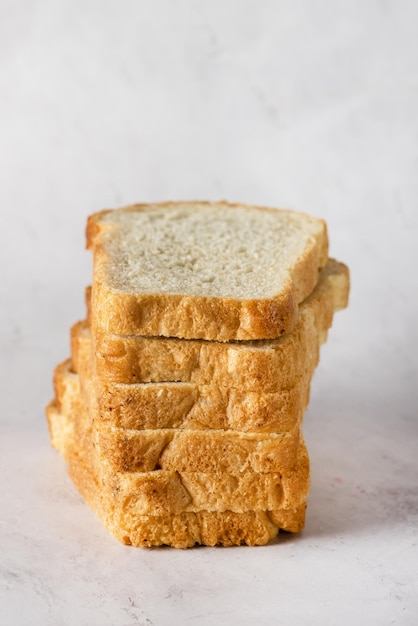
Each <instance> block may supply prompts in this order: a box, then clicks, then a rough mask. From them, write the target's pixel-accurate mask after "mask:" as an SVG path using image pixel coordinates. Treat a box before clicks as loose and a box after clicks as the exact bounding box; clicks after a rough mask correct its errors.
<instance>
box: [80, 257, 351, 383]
mask: <svg viewBox="0 0 418 626" xmlns="http://www.w3.org/2000/svg"><path fill="white" fill-rule="evenodd" d="M348 292H349V273H348V268H347V267H346V266H345V265H343V264H342V263H338V262H337V261H333V260H330V261H329V262H328V264H327V266H326V267H325V268H324V269H323V270H322V271H321V273H320V277H319V281H318V284H317V286H316V288H315V290H314V291H313V293H312V294H311V295H310V296H309V297H308V298H307V299H306V300H305V301H304V302H303V304H302V305H301V306H300V312H299V315H298V321H297V324H296V327H295V328H294V330H293V332H292V333H289V334H287V335H284V336H283V337H281V338H280V339H275V340H267V341H240V342H228V343H221V342H213V341H211V342H209V341H202V340H187V341H185V340H180V339H174V338H161V337H139V336H131V337H121V336H118V335H114V334H103V333H101V332H96V334H95V337H94V341H95V367H96V374H97V376H98V377H99V379H100V380H102V381H105V382H106V383H148V382H173V381H176V382H191V383H194V384H196V385H207V384H211V385H212V384H216V385H219V386H223V387H229V388H231V389H240V390H242V389H245V390H246V391H255V392H263V393H275V392H281V391H282V390H283V389H290V388H292V387H293V386H294V385H295V384H296V383H297V382H298V381H299V380H301V379H305V380H306V377H308V378H310V377H311V376H312V374H313V371H314V369H315V367H316V365H317V363H318V360H319V346H320V343H321V342H323V341H325V340H326V337H327V331H328V329H329V328H330V327H331V324H332V319H333V315H334V311H337V310H339V309H342V308H344V307H346V306H347V300H348ZM83 332H84V333H88V325H87V323H84V324H83V323H79V324H78V325H76V326H75V327H74V328H73V331H72V342H73V347H72V351H73V354H74V355H75V357H76V355H77V354H79V352H80V349H79V348H78V347H77V346H75V345H74V343H75V342H78V341H80V338H82V335H83ZM75 366H76V367H78V365H77V363H76V362H75Z"/></svg>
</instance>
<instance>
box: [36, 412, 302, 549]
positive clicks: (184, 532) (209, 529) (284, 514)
mask: <svg viewBox="0 0 418 626" xmlns="http://www.w3.org/2000/svg"><path fill="white" fill-rule="evenodd" d="M47 418H48V424H49V429H50V435H51V442H52V445H53V446H54V447H56V448H57V449H58V450H59V452H60V453H61V455H62V456H63V457H64V458H65V460H66V461H67V463H68V470H69V474H70V477H71V478H72V480H73V482H74V484H75V486H76V487H77V489H78V491H79V492H80V494H81V496H82V497H83V498H84V499H85V501H86V502H87V504H88V505H89V506H90V507H91V508H92V509H93V510H94V512H95V513H96V515H97V516H98V517H99V519H100V520H101V521H102V523H103V524H104V526H105V527H106V528H107V529H108V530H109V532H111V533H112V534H113V535H114V536H115V537H116V538H117V539H119V540H120V541H121V542H122V543H125V544H132V545H134V546H157V545H171V546H173V547H177V548H187V547H191V546H193V545H195V544H202V545H208V546H214V545H240V544H247V545H264V544H266V543H267V542H268V541H269V540H270V539H272V538H273V537H275V536H276V535H277V533H278V531H279V529H283V530H286V531H290V532H298V531H300V530H301V529H302V528H303V525H304V520H305V508H306V504H305V498H304V497H302V498H300V499H299V500H298V502H297V503H296V502H295V506H293V507H291V506H288V507H287V508H278V509H276V510H273V511H244V512H240V513H237V512H233V511H230V510H226V511H207V510H200V511H193V512H182V513H178V514H165V515H138V514H137V513H136V512H135V510H132V508H130V507H129V506H127V505H126V503H125V505H121V503H120V501H119V500H118V499H117V498H115V492H114V491H112V490H111V489H110V490H109V489H106V487H105V486H104V485H103V483H102V481H101V480H100V475H98V471H97V466H96V465H95V464H94V463H91V462H89V461H88V460H87V459H88V457H87V458H86V457H85V455H84V454H83V449H82V448H79V447H78V446H77V444H76V441H75V439H74V429H73V424H72V422H71V420H69V419H68V418H67V417H66V416H65V415H63V414H61V413H59V411H58V410H57V409H56V406H55V404H54V403H51V404H50V405H49V406H48V409H47ZM132 496H133V497H134V496H135V494H132Z"/></svg>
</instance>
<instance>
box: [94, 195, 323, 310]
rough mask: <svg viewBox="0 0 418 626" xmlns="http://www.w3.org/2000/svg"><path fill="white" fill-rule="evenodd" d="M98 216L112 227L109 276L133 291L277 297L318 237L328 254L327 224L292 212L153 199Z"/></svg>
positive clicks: (107, 242)
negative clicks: (161, 202) (165, 202)
mask: <svg viewBox="0 0 418 626" xmlns="http://www.w3.org/2000/svg"><path fill="white" fill-rule="evenodd" d="M98 222H99V223H103V224H104V225H105V226H104V229H105V232H104V236H103V237H100V243H101V244H102V245H103V246H104V249H105V251H106V254H107V255H108V263H107V264H106V266H105V267H106V272H105V278H106V280H107V281H108V284H109V287H111V288H113V289H116V290H121V291H126V292H128V293H140V294H141V293H156V294H192V295H198V296H201V295H203V296H215V297H217V298H245V299H248V300H249V299H252V298H254V299H256V298H272V297H273V296H276V295H277V294H281V293H282V291H284V290H285V288H286V287H287V282H288V280H289V278H291V277H292V270H293V266H294V265H295V264H296V262H297V261H299V260H300V259H301V257H303V256H304V254H305V253H306V248H307V245H308V244H309V245H310V246H312V243H313V241H314V240H316V239H317V240H318V243H317V246H318V248H319V249H321V250H322V247H323V248H324V249H325V258H326V246H325V245H324V244H323V243H322V242H323V241H324V240H325V241H326V237H325V229H324V225H323V224H322V223H321V222H320V221H319V220H318V221H315V220H313V219H311V218H310V217H307V218H304V217H303V216H302V215H299V214H296V213H289V212H287V211H286V212H282V211H268V210H256V209H253V208H250V207H244V206H236V207H235V206H228V205H226V204H219V205H218V204H213V205H205V204H199V203H193V204H187V203H184V204H182V203H180V204H178V205H173V206H170V205H168V206H159V205H152V204H151V205H149V206H147V207H138V208H137V210H134V209H133V207H132V208H131V210H128V211H118V212H112V213H107V214H105V215H103V216H101V217H100V218H99V219H98ZM109 227H110V229H111V231H112V232H110V230H109ZM112 227H113V228H112ZM320 244H321V245H320ZM95 245H96V238H94V239H93V249H94V246H95ZM318 256H319V255H318ZM323 261H324V260H323ZM314 269H315V270H317V269H319V268H317V267H315V268H314ZM307 295H309V294H308V293H305V294H304V296H303V297H306V296H307Z"/></svg>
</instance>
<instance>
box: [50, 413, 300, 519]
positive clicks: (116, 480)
mask: <svg viewBox="0 0 418 626" xmlns="http://www.w3.org/2000/svg"><path fill="white" fill-rule="evenodd" d="M54 412H55V413H56V412H59V409H58V404H57V403H55V402H53V403H51V405H50V406H49V407H48V409H47V414H48V416H49V417H50V415H51V414H53V413H54ZM61 415H64V414H61ZM61 423H62V424H63V425H64V424H66V427H65V432H67V430H68V429H69V424H72V428H73V434H74V440H75V441H76V442H77V443H78V447H79V449H80V451H82V453H83V455H84V457H85V458H86V459H88V460H89V462H90V464H91V465H92V466H94V467H95V468H96V471H97V474H98V475H99V476H100V480H101V483H102V485H103V486H105V487H106V489H108V490H109V491H110V492H111V493H112V494H113V497H114V499H115V502H117V503H119V505H120V506H121V507H122V508H124V509H130V510H131V511H132V513H136V514H137V515H149V514H157V513H158V514H159V515H163V514H164V515H165V514H177V513H180V512H183V511H186V512H191V511H194V512H196V511H199V510H201V509H205V510H209V511H212V510H213V511H223V510H232V511H234V512H243V511H248V510H273V509H278V508H289V507H295V506H296V505H299V504H300V503H301V502H302V501H305V499H306V494H307V491H308V487H309V459H308V454H307V451H306V447H305V444H304V442H303V441H301V443H300V446H299V449H298V451H297V464H296V465H295V469H294V470H293V471H289V472H287V473H283V474H281V473H279V472H270V473H257V472H253V471H251V470H247V471H244V472H236V473H228V472H220V473H213V472H190V471H184V472H183V471H181V472H179V471H175V470H161V469H158V470H154V471H130V472H123V471H115V470H114V469H113V468H112V466H110V465H109V463H107V458H106V456H104V455H103V454H101V452H100V451H99V449H98V446H95V445H94V443H95V438H94V432H93V433H92V432H91V430H90V432H89V430H87V431H86V427H87V424H86V423H84V416H83V415H82V413H78V414H75V415H73V416H70V417H67V416H65V417H61ZM83 429H84V432H83ZM80 434H81V436H80ZM58 448H59V446H58Z"/></svg>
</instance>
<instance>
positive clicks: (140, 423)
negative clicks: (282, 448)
mask: <svg viewBox="0 0 418 626" xmlns="http://www.w3.org/2000/svg"><path fill="white" fill-rule="evenodd" d="M87 331H88V329H87ZM83 343H85V345H83ZM81 346H82V347H81ZM73 347H74V348H75V352H76V354H75V359H74V360H75V362H76V363H77V365H78V368H79V369H78V372H77V367H76V368H74V369H75V372H73V371H72V368H73V366H72V361H71V359H67V360H66V361H64V362H63V363H60V364H59V365H58V366H57V367H56V370H55V374H54V382H55V396H56V397H65V396H68V393H66V392H65V389H66V388H67V387H69V388H71V387H72V386H73V385H76V386H79V377H78V376H76V375H75V374H76V373H80V377H81V387H82V391H80V393H83V394H84V397H85V398H90V399H92V400H93V401H94V403H95V417H96V419H97V420H98V421H102V422H105V423H107V424H109V425H112V426H116V427H118V428H125V429H129V430H147V429H148V430H151V429H160V428H178V429H187V430H195V429H197V430H203V429H214V430H237V431H241V432H260V433H262V432H266V433H268V432H286V431H288V430H291V429H292V428H293V427H294V426H295V425H296V424H298V423H301V421H302V418H303V414H304V411H305V409H306V407H307V405H308V401H309V391H310V385H309V380H306V381H305V380H301V381H299V382H297V383H295V384H294V385H293V387H291V388H290V389H283V390H281V391H280V392H275V393H263V392H262V391H260V392H257V391H246V390H245V389H237V388H229V387H220V386H218V385H216V384H213V385H200V386H199V385H195V384H193V383H138V384H129V385H127V384H123V383H121V384H113V383H107V382H106V381H105V382H103V381H102V380H100V379H99V378H98V377H93V373H92V369H91V358H90V356H89V355H90V348H91V338H90V333H89V331H88V332H87V333H82V335H81V337H79V340H78V341H74V342H73ZM61 388H63V389H61ZM69 393H71V391H69ZM64 412H65V411H64Z"/></svg>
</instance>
